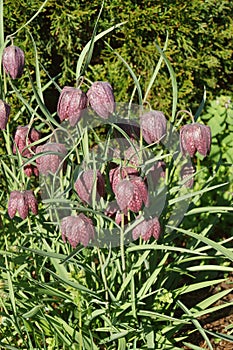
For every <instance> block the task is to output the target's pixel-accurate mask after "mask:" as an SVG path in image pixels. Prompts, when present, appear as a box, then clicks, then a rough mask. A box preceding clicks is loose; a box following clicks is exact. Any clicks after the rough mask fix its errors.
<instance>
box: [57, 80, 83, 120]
mask: <svg viewBox="0 0 233 350" xmlns="http://www.w3.org/2000/svg"><path fill="white" fill-rule="evenodd" d="M85 108H87V96H86V94H85V93H84V92H83V91H82V90H81V89H79V88H74V87H71V86H65V87H64V88H63V89H62V91H61V94H60V97H59V100H58V105H57V114H58V116H59V118H60V120H61V121H63V120H65V119H68V120H69V123H70V125H71V126H74V125H75V124H76V123H77V122H78V121H79V120H80V118H81V116H82V112H83V110H84V109H85Z"/></svg>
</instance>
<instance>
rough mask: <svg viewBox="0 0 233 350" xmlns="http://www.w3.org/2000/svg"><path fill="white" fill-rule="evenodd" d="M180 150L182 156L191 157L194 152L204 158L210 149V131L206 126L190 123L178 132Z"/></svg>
mask: <svg viewBox="0 0 233 350" xmlns="http://www.w3.org/2000/svg"><path fill="white" fill-rule="evenodd" d="M180 148H181V152H182V154H183V155H187V154H189V155H190V157H193V156H194V155H195V153H196V152H199V153H200V154H201V155H202V156H204V157H206V156H207V154H209V152H210V148H211V130H210V127H209V126H207V125H203V124H199V123H192V124H188V125H184V126H182V128H181V130H180Z"/></svg>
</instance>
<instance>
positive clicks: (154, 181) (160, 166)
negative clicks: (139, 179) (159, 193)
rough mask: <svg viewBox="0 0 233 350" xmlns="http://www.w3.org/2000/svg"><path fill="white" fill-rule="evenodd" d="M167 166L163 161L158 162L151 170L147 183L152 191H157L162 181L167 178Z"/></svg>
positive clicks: (147, 176)
mask: <svg viewBox="0 0 233 350" xmlns="http://www.w3.org/2000/svg"><path fill="white" fill-rule="evenodd" d="M165 171H166V164H165V163H164V162H163V161H158V162H156V163H155V164H153V166H152V167H151V168H150V170H149V171H148V173H147V175H146V183H147V185H148V188H149V189H150V190H153V189H155V188H156V187H157V186H158V184H159V181H160V179H164V178H165Z"/></svg>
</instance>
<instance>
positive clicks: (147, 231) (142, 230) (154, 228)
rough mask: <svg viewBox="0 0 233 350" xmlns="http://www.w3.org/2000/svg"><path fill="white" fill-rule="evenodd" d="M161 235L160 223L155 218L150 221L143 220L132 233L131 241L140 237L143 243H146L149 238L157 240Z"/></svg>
mask: <svg viewBox="0 0 233 350" xmlns="http://www.w3.org/2000/svg"><path fill="white" fill-rule="evenodd" d="M160 233H161V227H160V223H159V220H158V218H157V217H155V218H151V219H148V220H146V219H144V220H143V221H142V222H140V223H139V224H138V225H137V226H136V227H135V228H134V229H133V231H132V236H133V240H136V239H138V238H139V237H140V236H141V237H142V239H143V240H144V241H148V240H149V239H150V238H151V237H154V238H155V239H156V240H157V239H159V236H160Z"/></svg>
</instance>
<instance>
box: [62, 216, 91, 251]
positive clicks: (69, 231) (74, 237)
mask: <svg viewBox="0 0 233 350" xmlns="http://www.w3.org/2000/svg"><path fill="white" fill-rule="evenodd" d="M61 234H62V239H63V242H64V243H66V240H68V241H69V243H70V244H71V246H72V247H73V248H76V246H77V245H78V244H79V243H81V244H82V245H84V246H85V247H86V246H87V245H88V243H89V242H90V240H91V239H94V236H95V229H94V226H93V222H92V220H91V219H90V218H88V217H87V216H85V215H84V214H83V213H81V214H79V215H78V216H66V217H65V218H63V219H62V222H61Z"/></svg>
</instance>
